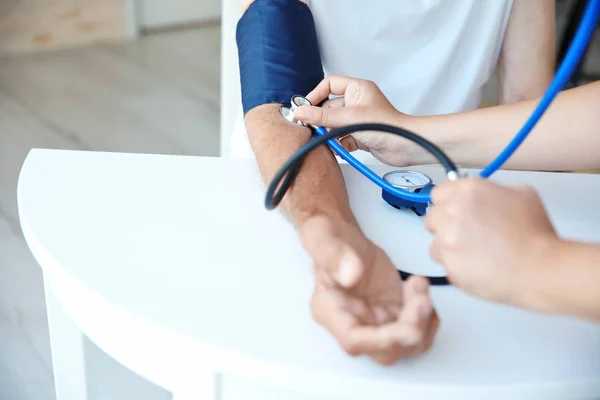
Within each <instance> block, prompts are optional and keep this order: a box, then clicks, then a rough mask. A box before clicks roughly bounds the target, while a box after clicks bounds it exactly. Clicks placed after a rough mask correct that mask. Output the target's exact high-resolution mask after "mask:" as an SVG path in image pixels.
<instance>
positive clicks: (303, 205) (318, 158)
mask: <svg viewBox="0 0 600 400" xmlns="http://www.w3.org/2000/svg"><path fill="white" fill-rule="evenodd" d="M252 2H253V0H242V7H243V10H244V11H245V10H246V9H247V7H249V6H250V4H251V3H252ZM245 125H246V130H247V132H248V137H249V140H250V145H251V147H252V150H253V152H254V155H255V157H256V160H257V162H258V166H259V169H260V172H261V175H262V177H263V179H265V180H266V181H267V182H269V181H270V180H271V179H272V177H273V176H274V175H275V173H276V172H277V171H278V169H279V168H280V167H281V166H282V165H283V163H284V162H285V161H286V160H287V159H288V158H289V157H290V156H291V155H292V153H293V152H294V151H296V150H297V149H298V148H299V147H300V146H302V145H303V144H305V143H306V142H307V141H308V139H309V137H310V131H309V129H308V128H304V127H301V126H296V125H293V124H291V123H290V122H288V121H286V120H284V119H283V118H282V117H281V115H280V114H279V105H277V104H264V105H262V106H258V107H255V108H254V109H252V110H250V111H249V112H248V113H247V114H246V116H245ZM280 207H281V208H282V210H283V211H284V213H285V214H286V215H287V216H288V217H289V219H290V220H291V221H292V223H293V224H294V225H295V226H296V227H297V228H298V227H299V225H301V224H302V223H303V222H304V221H306V219H307V218H309V217H310V216H313V215H321V216H326V217H329V218H331V219H332V220H334V221H340V222H342V221H343V222H346V223H352V224H356V221H355V219H354V217H353V215H352V212H351V210H350V206H349V202H348V197H347V193H346V187H345V183H344V179H343V176H342V173H341V171H340V168H339V165H338V163H337V161H336V159H335V157H334V156H333V154H332V153H331V151H330V150H329V149H328V148H326V147H325V146H322V147H321V148H318V149H316V150H314V151H313V152H311V154H310V155H309V156H308V157H307V159H306V161H305V162H304V164H303V166H302V169H301V172H300V173H299V174H298V176H297V177H296V180H295V182H294V184H293V185H292V186H291V187H290V189H289V190H288V191H287V193H286V195H285V197H284V199H283V200H282V202H281V204H280Z"/></svg>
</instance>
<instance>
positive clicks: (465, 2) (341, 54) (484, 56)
mask: <svg viewBox="0 0 600 400" xmlns="http://www.w3.org/2000/svg"><path fill="white" fill-rule="evenodd" d="M512 3H513V0H371V1H364V0H308V5H309V7H310V9H311V11H312V14H313V17H314V19H315V23H316V28H317V35H318V39H319V46H320V49H321V57H322V61H323V68H324V71H325V74H326V75H346V76H350V77H355V78H362V79H369V80H372V81H374V82H375V83H377V84H378V85H379V87H380V88H381V89H382V91H383V92H384V93H385V95H386V96H387V97H388V99H389V100H390V101H391V102H392V104H393V105H394V106H395V107H396V108H397V109H398V110H400V111H402V112H404V113H407V114H411V115H432V114H447V113H454V112H459V111H466V110H472V109H475V108H477V107H478V106H479V103H480V100H481V90H482V87H483V85H484V84H485V83H486V82H487V81H488V80H489V79H490V78H491V77H492V75H493V74H494V70H495V68H496V64H497V62H498V57H499V54H500V49H501V47H502V41H503V38H504V32H505V30H506V25H507V23H508V19H509V16H510V11H511V8H512ZM230 144H231V156H232V157H236V158H241V157H252V150H251V149H250V146H249V143H248V138H247V135H246V132H245V129H244V125H243V119H242V111H241V106H240V113H239V117H238V121H237V123H236V127H235V130H234V132H233V133H232V137H231V143H230ZM359 153H362V154H360V155H359ZM353 155H355V156H358V158H359V159H361V160H362V161H366V162H369V163H376V162H378V161H377V160H376V159H375V158H374V157H372V156H371V155H370V154H368V153H366V152H355V153H353Z"/></svg>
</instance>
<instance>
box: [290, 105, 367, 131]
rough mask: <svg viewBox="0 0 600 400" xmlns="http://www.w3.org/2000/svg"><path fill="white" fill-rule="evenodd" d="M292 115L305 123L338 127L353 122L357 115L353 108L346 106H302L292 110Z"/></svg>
mask: <svg viewBox="0 0 600 400" xmlns="http://www.w3.org/2000/svg"><path fill="white" fill-rule="evenodd" d="M294 117H295V118H296V119H298V120H300V121H302V122H304V123H306V124H310V125H317V126H325V127H327V128H338V127H340V126H344V125H349V124H353V123H355V122H356V121H358V120H357V115H356V112H355V111H354V110H351V109H349V108H346V107H337V108H322V107H314V106H313V107H310V106H303V107H298V108H297V109H296V111H294Z"/></svg>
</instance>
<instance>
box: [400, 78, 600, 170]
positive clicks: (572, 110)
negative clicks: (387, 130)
mask: <svg viewBox="0 0 600 400" xmlns="http://www.w3.org/2000/svg"><path fill="white" fill-rule="evenodd" d="M537 103H538V101H537V100H535V101H527V102H521V103H516V104H509V105H502V106H496V107H490V108H484V109H480V110H475V111H470V112H464V113H458V114H450V115H440V116H432V117H414V118H413V117H411V118H409V119H408V120H405V121H401V122H400V123H399V125H404V126H406V127H408V128H411V129H413V130H414V131H415V132H417V133H421V134H423V135H425V136H426V137H428V138H429V139H430V140H432V141H434V142H435V143H436V144H438V145H440V146H441V147H442V149H443V150H445V151H446V152H447V154H448V155H449V156H450V157H452V158H453V159H454V161H455V162H456V163H458V164H461V165H464V166H473V167H483V166H485V165H486V164H487V163H489V162H490V161H491V160H492V159H493V158H495V157H496V156H497V155H498V154H499V152H500V151H502V149H504V147H505V146H506V145H507V144H508V143H509V141H510V140H511V139H512V138H513V136H514V135H515V134H516V132H517V131H519V130H520V129H521V127H522V126H523V123H524V122H525V121H526V119H527V118H529V115H530V114H531V112H532V111H533V109H534V108H535V107H536V106H537ZM598 104H600V82H596V83H592V84H589V85H585V86H582V87H579V88H576V89H571V90H568V91H565V92H563V93H561V94H560V95H559V96H558V97H557V98H556V99H555V101H554V102H553V103H552V105H551V106H550V107H549V109H548V111H547V112H546V114H544V116H543V117H542V119H541V120H540V121H539V122H538V124H537V125H536V127H535V128H534V129H533V131H532V132H531V134H530V135H529V137H528V138H527V139H526V140H525V142H524V143H523V145H522V146H521V147H520V148H519V149H518V150H517V151H516V152H515V154H514V155H513V157H511V158H510V160H509V161H508V162H507V163H506V165H505V166H504V168H507V169H527V170H578V169H592V168H600V157H598V154H599V152H600V134H599V133H598V127H599V126H600V112H599V109H598ZM416 161H417V162H429V161H431V159H429V158H423V159H421V160H416Z"/></svg>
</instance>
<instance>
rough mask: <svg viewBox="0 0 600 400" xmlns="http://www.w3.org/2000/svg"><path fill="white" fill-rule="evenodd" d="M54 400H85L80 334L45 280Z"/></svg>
mask: <svg viewBox="0 0 600 400" xmlns="http://www.w3.org/2000/svg"><path fill="white" fill-rule="evenodd" d="M44 291H45V294H46V311H47V313H48V330H49V332H50V348H51V350H52V368H53V369H54V387H55V390H56V400H85V399H87V387H86V374H85V356H84V349H83V333H82V332H81V330H79V328H77V326H76V325H75V324H74V323H73V321H72V320H71V318H70V317H69V315H68V314H67V313H66V312H65V311H64V310H63V308H62V307H61V305H60V304H59V302H58V299H57V298H56V296H55V294H54V291H53V290H52V287H51V285H50V282H49V280H48V277H47V276H44Z"/></svg>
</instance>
